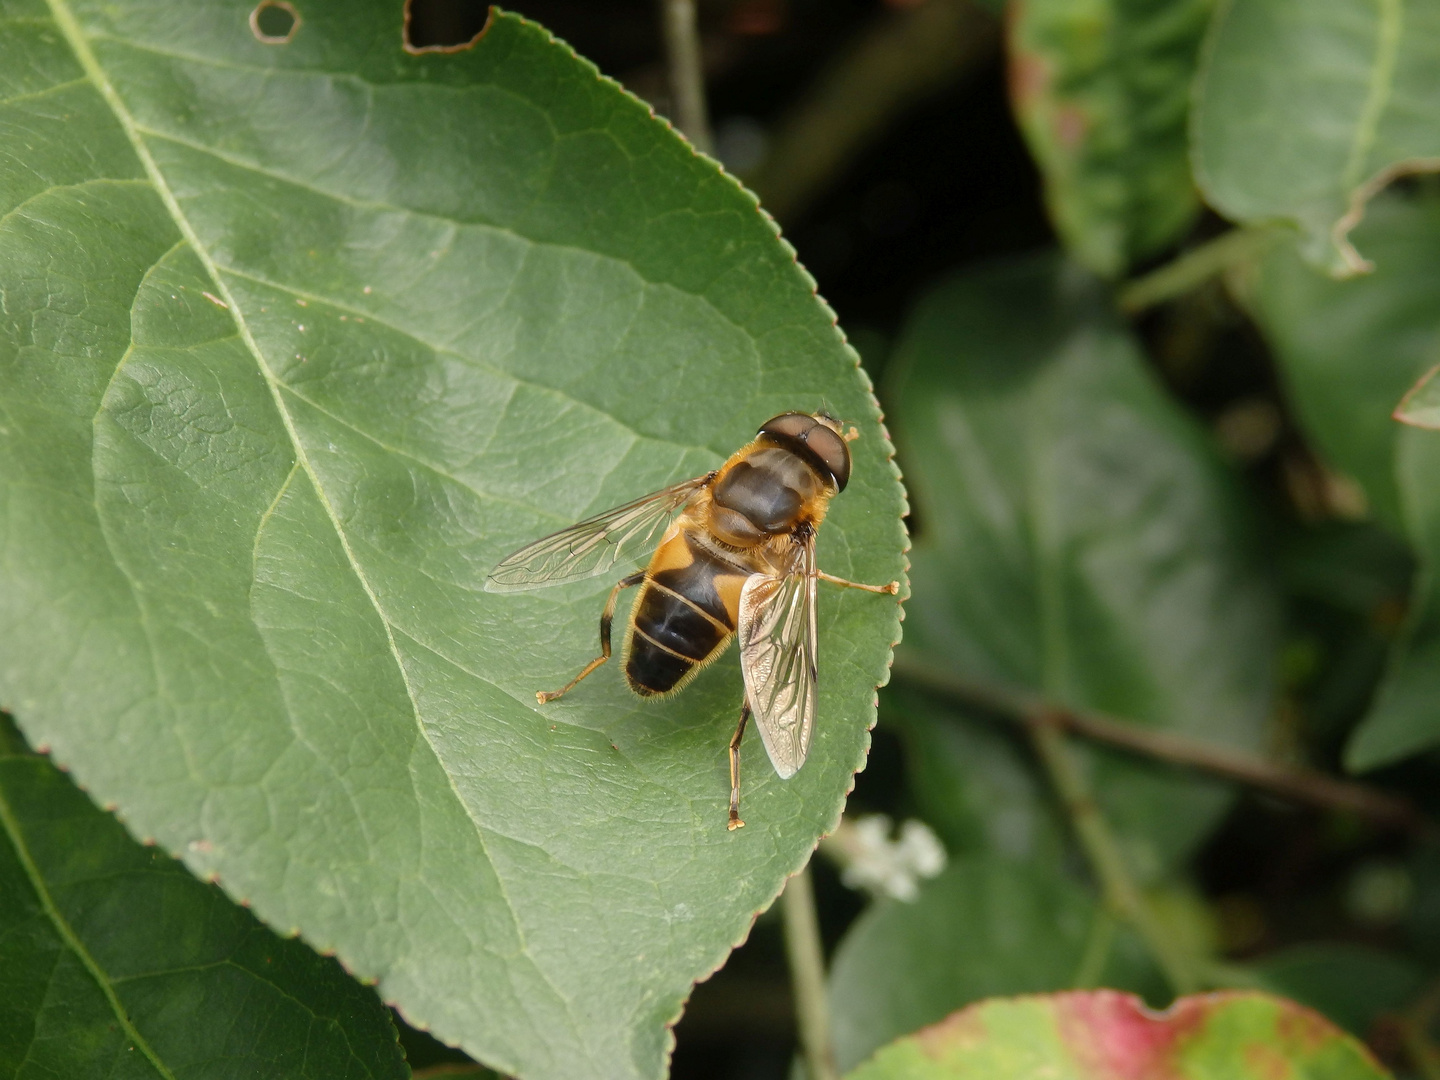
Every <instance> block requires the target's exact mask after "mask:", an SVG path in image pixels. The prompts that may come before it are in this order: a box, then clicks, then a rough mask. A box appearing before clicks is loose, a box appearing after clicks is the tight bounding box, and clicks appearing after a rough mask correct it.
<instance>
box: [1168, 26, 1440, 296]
mask: <svg viewBox="0 0 1440 1080" xmlns="http://www.w3.org/2000/svg"><path fill="white" fill-rule="evenodd" d="M1437 72H1440V5H1437V4H1435V3H1434V2H1433V0H1422V2H1420V3H1409V4H1407V3H1405V2H1404V0H1245V2H1243V3H1236V2H1231V3H1228V4H1227V5H1226V6H1225V8H1224V9H1223V10H1222V11H1221V12H1220V14H1219V15H1218V17H1217V20H1216V22H1215V25H1214V27H1213V32H1212V34H1211V36H1210V39H1209V40H1208V42H1207V44H1206V61H1205V63H1204V65H1203V67H1202V71H1201V74H1200V79H1199V82H1198V85H1197V91H1196V107H1195V110H1194V116H1193V141H1194V147H1195V161H1196V177H1197V180H1198V182H1199V184H1200V189H1201V191H1203V192H1204V194H1205V197H1206V198H1207V199H1208V200H1209V202H1210V204H1211V205H1212V206H1214V207H1215V208H1216V209H1217V210H1219V211H1220V212H1221V213H1223V214H1225V215H1227V216H1228V217H1230V218H1232V219H1234V220H1236V221H1241V222H1246V223H1257V222H1270V221H1283V222H1287V223H1289V224H1291V225H1293V226H1295V227H1296V228H1298V229H1299V230H1300V233H1301V236H1302V244H1301V250H1302V251H1303V253H1304V255H1305V257H1306V258H1307V259H1309V260H1310V261H1311V262H1313V263H1316V264H1317V265H1320V266H1324V267H1326V268H1328V269H1329V270H1330V271H1331V272H1332V273H1335V274H1353V273H1357V272H1362V271H1365V270H1368V269H1369V268H1370V261H1369V260H1367V258H1366V257H1364V256H1362V255H1361V254H1360V252H1362V251H1363V252H1367V253H1368V254H1369V255H1370V256H1371V257H1372V258H1373V260H1374V262H1375V263H1376V264H1377V265H1378V264H1379V263H1380V261H1381V258H1382V256H1381V255H1380V253H1378V252H1371V251H1370V249H1369V248H1368V247H1367V246H1366V244H1365V243H1364V241H1363V240H1359V239H1357V241H1356V242H1355V243H1354V244H1352V243H1351V241H1350V239H1349V232H1350V230H1351V229H1353V228H1354V227H1355V226H1356V224H1358V223H1359V221H1360V220H1361V218H1362V217H1363V215H1364V214H1365V204H1366V202H1367V201H1368V200H1369V199H1370V198H1371V197H1373V196H1374V195H1375V193H1376V192H1377V191H1379V190H1380V189H1381V188H1383V187H1384V186H1385V185H1386V184H1388V183H1389V182H1390V181H1391V180H1393V179H1394V178H1395V177H1396V176H1398V175H1402V174H1404V173H1407V172H1415V171H1419V170H1434V169H1437V168H1440V78H1437V74H1436V73H1437ZM1357 248H1358V249H1359V250H1358V251H1357V250H1356V249H1357Z"/></svg>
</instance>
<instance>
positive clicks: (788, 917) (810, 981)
mask: <svg viewBox="0 0 1440 1080" xmlns="http://www.w3.org/2000/svg"><path fill="white" fill-rule="evenodd" d="M780 902H781V905H782V907H783V908H784V912H785V952H786V954H787V955H788V956H789V958H790V981H791V983H792V985H793V986H794V989H795V1016H796V1019H797V1020H798V1021H799V1024H800V1045H801V1047H802V1048H803V1049H804V1051H805V1066H806V1069H807V1070H808V1071H809V1073H810V1078H809V1080H840V1070H839V1068H838V1067H837V1066H836V1064H835V1050H834V1044H833V1043H831V1041H830V999H829V997H827V996H826V993H825V953H824V949H823V947H822V946H821V944H820V921H819V919H817V918H816V916H815V890H814V889H813V888H812V887H811V885H810V870H809V868H808V867H807V868H806V869H804V870H801V871H800V872H799V873H798V874H796V875H795V876H794V877H792V878H791V879H790V880H789V882H787V883H786V885H785V892H784V893H783V894H782V895H781V898H780Z"/></svg>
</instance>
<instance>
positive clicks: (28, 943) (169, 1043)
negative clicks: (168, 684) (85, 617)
mask: <svg viewBox="0 0 1440 1080" xmlns="http://www.w3.org/2000/svg"><path fill="white" fill-rule="evenodd" d="M0 972H3V973H4V974H3V977H0V1075H4V1076H7V1077H16V1078H23V1080H30V1078H34V1080H39V1078H41V1077H65V1080H87V1078H91V1077H94V1078H97V1080H98V1078H101V1077H122V1076H123V1077H135V1078H137V1080H138V1078H141V1077H147V1078H149V1077H153V1078H157V1080H158V1078H162V1077H163V1078H167V1080H168V1078H184V1080H206V1078H216V1080H219V1078H223V1077H237V1076H245V1077H255V1078H260V1077H268V1078H274V1080H298V1078H300V1077H311V1078H314V1080H337V1078H342V1077H344V1078H353V1080H360V1078H362V1077H376V1078H378V1077H391V1078H397V1080H398V1078H401V1077H408V1076H409V1075H410V1072H409V1070H408V1069H407V1068H406V1067H405V1060H404V1057H403V1055H402V1054H401V1052H400V1046H399V1044H398V1043H397V1042H396V1039H395V1027H394V1025H393V1024H392V1023H391V1022H390V1015H389V1013H388V1012H387V1011H386V1010H385V1008H384V1006H382V1005H381V1004H380V1000H379V999H378V998H377V997H376V996H375V992H374V991H373V990H370V989H367V988H366V987H363V986H360V985H359V984H358V983H356V982H355V981H354V980H353V979H351V978H350V977H349V976H348V975H346V974H345V972H344V971H343V970H342V969H341V967H340V965H339V964H337V963H336V962H335V961H334V960H333V959H327V958H324V957H320V956H316V955H315V953H313V952H312V951H311V950H310V949H309V948H307V947H306V946H305V945H304V944H302V943H301V942H299V941H294V940H291V941H285V940H282V939H280V938H278V937H276V936H275V934H274V933H272V932H271V931H270V930H267V929H266V928H265V927H264V926H262V925H261V924H260V922H259V921H258V920H257V919H256V918H255V916H253V915H251V914H250V913H249V912H247V911H244V910H242V909H241V908H238V907H236V906H235V905H234V904H232V903H231V902H230V901H229V900H227V899H226V898H225V897H224V896H223V895H221V893H220V891H219V890H218V889H216V888H215V887H214V886H213V885H202V884H201V883H200V882H198V881H196V880H195V879H194V878H193V877H191V876H190V875H189V874H187V873H186V872H185V870H184V869H183V868H182V867H180V866H179V865H177V864H176V863H174V862H173V861H172V860H170V859H168V858H166V857H165V856H164V855H162V854H161V853H160V852H159V851H156V850H155V849H154V848H148V849H147V848H142V847H141V846H140V845H139V844H137V843H135V841H134V840H132V839H130V837H128V836H126V835H125V830H124V829H123V828H122V827H121V826H120V825H119V823H118V822H116V821H115V819H114V818H112V817H111V816H110V815H108V814H106V813H104V812H103V811H101V810H98V809H96V808H95V807H94V806H93V805H92V804H91V803H90V801H89V800H88V799H86V798H85V796H84V795H83V794H81V793H80V792H79V791H78V790H76V788H75V786H74V785H73V784H72V783H71V782H70V781H69V780H68V779H67V778H66V777H65V776H64V775H62V774H61V773H60V772H59V770H57V769H56V768H55V767H54V766H53V765H51V764H50V763H49V762H47V761H46V760H45V759H44V758H41V757H38V756H37V755H35V754H32V753H30V752H29V751H28V750H26V749H25V747H24V744H23V743H22V742H21V741H20V738H19V736H18V735H17V734H16V732H15V730H14V728H13V727H12V726H11V724H10V721H9V718H7V717H5V716H3V715H0Z"/></svg>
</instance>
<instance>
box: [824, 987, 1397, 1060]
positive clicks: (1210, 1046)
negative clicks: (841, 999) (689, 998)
mask: <svg viewBox="0 0 1440 1080" xmlns="http://www.w3.org/2000/svg"><path fill="white" fill-rule="evenodd" d="M1386 1076H1388V1074H1387V1073H1386V1072H1385V1070H1384V1069H1382V1068H1381V1067H1380V1066H1379V1064H1378V1063H1376V1061H1375V1059H1374V1058H1372V1057H1371V1056H1370V1053H1369V1052H1368V1051H1367V1050H1366V1049H1365V1048H1364V1046H1362V1045H1361V1044H1360V1043H1359V1042H1358V1041H1356V1040H1355V1039H1354V1038H1352V1037H1351V1036H1349V1035H1346V1034H1345V1033H1344V1032H1342V1031H1341V1030H1340V1029H1339V1028H1337V1027H1335V1026H1334V1025H1333V1024H1331V1023H1330V1022H1329V1021H1328V1020H1326V1019H1324V1018H1323V1017H1322V1016H1320V1014H1319V1013H1316V1012H1313V1011H1312V1010H1310V1009H1307V1008H1305V1007H1304V1006H1303V1005H1297V1004H1296V1003H1295V1002H1293V1001H1287V1000H1286V999H1284V998H1278V997H1272V996H1270V995H1268V994H1261V993H1255V992H1250V991H1245V992H1225V993H1217V994H1197V995H1195V996H1192V997H1186V998H1181V999H1180V1000H1179V1001H1177V1002H1176V1003H1175V1004H1174V1005H1172V1006H1171V1007H1170V1008H1169V1009H1167V1010H1165V1011H1164V1012H1155V1011H1153V1010H1151V1009H1149V1008H1147V1007H1146V1006H1145V1004H1144V1002H1142V1001H1141V1000H1140V999H1139V998H1137V997H1135V996H1134V995H1131V994H1122V993H1119V992H1118V991H1115V990H1085V991H1071V992H1068V993H1063V994H1048V995H1035V996H1032V997H1019V998H993V999H991V1000H989V1001H982V1002H977V1003H976V1004H974V1005H971V1006H969V1007H967V1008H964V1009H961V1010H960V1011H959V1012H956V1013H952V1014H951V1015H950V1016H949V1017H948V1018H947V1019H945V1020H942V1021H941V1022H940V1023H938V1024H935V1025H933V1026H931V1027H928V1028H922V1029H921V1030H920V1031H918V1032H916V1033H915V1034H914V1035H910V1036H907V1037H906V1038H903V1039H899V1040H897V1041H896V1042H893V1043H891V1044H890V1045H889V1046H887V1047H886V1048H885V1049H883V1050H881V1051H880V1052H879V1053H878V1054H876V1055H875V1057H873V1058H872V1059H871V1060H870V1061H868V1062H867V1063H866V1064H864V1065H862V1066H861V1067H860V1068H858V1069H856V1070H855V1071H854V1072H852V1073H851V1074H850V1077H849V1080H958V1078H962V1077H964V1078H969V1077H976V1078H980V1077H983V1078H985V1080H1040V1078H1042V1077H1055V1078H1064V1080H1200V1078H1202V1077H1203V1078H1207V1080H1208V1078H1210V1077H1225V1078H1226V1080H1306V1078H1311V1077H1313V1078H1317V1080H1318V1078H1322V1077H1323V1078H1324V1080H1379V1078H1383V1077H1386Z"/></svg>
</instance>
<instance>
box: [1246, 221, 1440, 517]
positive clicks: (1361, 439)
mask: <svg viewBox="0 0 1440 1080" xmlns="http://www.w3.org/2000/svg"><path fill="white" fill-rule="evenodd" d="M1355 236H1356V241H1357V242H1358V243H1360V244H1362V245H1363V246H1364V248H1365V250H1366V251H1369V252H1370V253H1371V254H1372V255H1374V257H1375V260H1376V268H1375V272H1374V273H1372V274H1368V275H1366V276H1365V277H1363V278H1356V279H1352V280H1349V281H1333V280H1331V279H1329V278H1327V277H1325V276H1323V275H1322V274H1319V273H1317V272H1316V271H1315V270H1314V269H1313V268H1312V267H1310V266H1308V265H1307V264H1306V263H1305V262H1304V261H1303V260H1302V259H1301V258H1300V257H1299V256H1298V254H1297V253H1296V251H1295V250H1294V248H1293V247H1291V246H1287V245H1279V246H1277V247H1276V248H1274V249H1273V250H1272V252H1271V254H1270V255H1269V256H1268V257H1267V258H1266V259H1265V260H1264V261H1263V263H1262V264H1261V267H1260V272H1259V274H1258V276H1257V279H1256V281H1255V285H1254V288H1253V290H1252V295H1251V297H1250V307H1251V309H1252V311H1253V312H1254V314H1255V317H1256V319H1257V321H1258V322H1259V323H1260V326H1261V329H1262V330H1263V331H1264V333H1265V337H1266V340H1267V341H1268V342H1269V344H1270V346H1271V348H1272V350H1273V351H1274V354H1275V356H1276V358H1277V359H1278V360H1279V362H1280V367H1281V372H1282V374H1283V376H1284V380H1285V388H1286V390H1287V392H1288V394H1289V397H1290V400H1291V402H1292V403H1293V404H1294V406H1295V409H1296V412H1297V413H1298V414H1299V417H1300V421H1301V423H1302V424H1303V425H1304V428H1305V432H1306V434H1307V435H1308V436H1309V438H1310V440H1311V441H1312V442H1313V443H1314V444H1315V445H1316V447H1317V448H1318V449H1319V450H1320V451H1321V452H1322V453H1323V454H1324V456H1325V457H1326V459H1327V460H1328V461H1329V463H1330V464H1331V465H1333V466H1334V467H1336V468H1338V469H1339V470H1340V471H1341V472H1343V473H1346V474H1348V475H1350V476H1352V477H1354V479H1355V480H1356V481H1358V482H1359V484H1360V486H1361V487H1362V488H1363V489H1364V492H1365V496H1366V499H1367V500H1368V502H1369V504H1370V506H1371V508H1372V509H1373V510H1374V511H1375V513H1376V515H1377V516H1378V517H1379V518H1380V519H1381V520H1382V521H1384V522H1385V523H1386V524H1388V525H1390V526H1391V527H1392V528H1394V529H1396V530H1397V531H1399V530H1400V529H1401V528H1402V525H1401V517H1402V515H1401V510H1400V495H1399V492H1398V490H1397V488H1396V478H1395V445H1396V440H1397V439H1398V438H1399V436H1400V434H1401V432H1402V431H1403V430H1404V429H1403V428H1401V427H1400V426H1399V425H1397V424H1396V423H1395V422H1394V421H1393V420H1392V419H1391V413H1392V412H1393V411H1394V409H1395V406H1396V404H1397V403H1398V402H1399V401H1400V399H1401V397H1402V396H1403V395H1404V393H1405V391H1406V390H1407V389H1408V388H1409V387H1410V386H1411V385H1412V384H1414V382H1415V380H1416V379H1417V378H1419V377H1420V375H1421V374H1422V373H1423V372H1424V371H1426V370H1428V369H1429V368H1430V367H1432V366H1433V365H1434V364H1435V363H1436V362H1437V361H1440V310H1437V307H1436V303H1435V297H1436V295H1437V293H1440V199H1437V198H1399V197H1386V198H1382V199H1378V200H1377V201H1376V202H1375V204H1374V205H1373V206H1372V207H1371V209H1370V213H1369V214H1368V215H1367V217H1366V219H1365V222H1364V223H1363V224H1362V225H1361V226H1360V227H1359V229H1358V230H1357V231H1356V234H1355Z"/></svg>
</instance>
